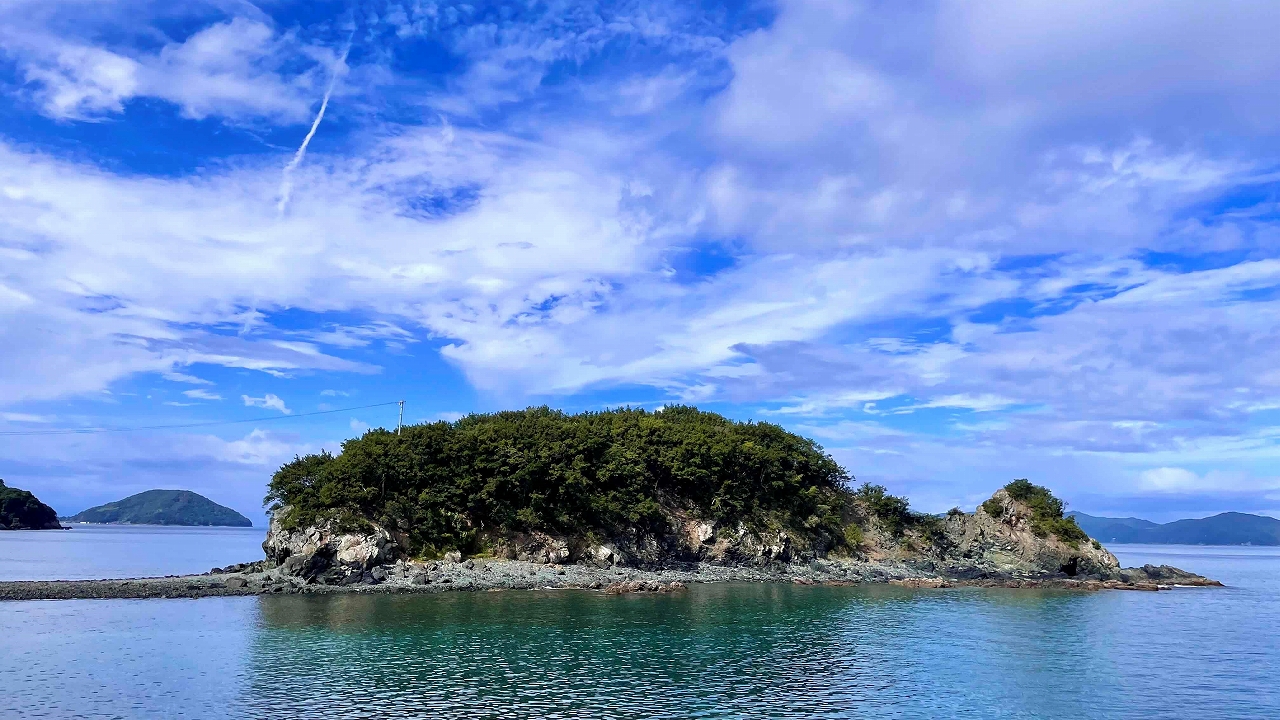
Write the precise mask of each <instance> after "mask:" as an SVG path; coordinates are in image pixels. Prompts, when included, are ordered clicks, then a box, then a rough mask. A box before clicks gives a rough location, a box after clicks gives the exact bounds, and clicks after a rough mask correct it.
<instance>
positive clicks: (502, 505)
mask: <svg viewBox="0 0 1280 720" xmlns="http://www.w3.org/2000/svg"><path fill="white" fill-rule="evenodd" d="M848 479H849V478H848V475H847V474H846V473H845V471H844V469H843V468H841V467H840V466H839V465H838V464H836V462H835V461H834V460H832V459H831V457H830V456H829V455H827V454H826V453H825V452H823V450H822V448H821V447H819V446H818V445H817V444H815V443H814V442H813V441H811V440H808V439H806V438H803V437H800V436H798V435H794V434H792V433H789V432H786V431H785V430H783V429H782V428H780V427H778V426H777V425H772V424H769V423H740V422H733V421H730V420H728V419H726V418H724V417H722V416H720V415H716V414H713V413H707V412H702V411H699V410H698V409H697V408H693V407H682V406H675V407H668V408H665V409H664V410H662V411H661V412H647V411H645V410H633V409H620V410H611V411H607V412H589V413H582V414H579V415H566V414H565V413H562V412H559V411H554V410H551V409H549V408H547V407H540V408H529V409H527V410H521V411H512V412H500V413H494V414H489V415H469V416H467V417H464V418H462V419H461V420H458V421H457V422H453V423H448V422H436V423H429V424H423V425H414V426H407V427H405V428H404V429H403V431H402V434H400V435H396V434H395V433H392V432H389V431H386V430H381V429H379V430H371V431H369V432H367V433H365V435H364V436H363V437H361V438H358V439H353V440H348V441H347V442H345V443H344V444H343V446H342V453H341V454H340V455H337V456H333V455H329V454H327V453H321V454H318V455H308V456H306V457H299V458H295V459H294V460H293V462H290V463H287V464H286V465H284V466H283V467H282V468H280V470H279V471H278V472H276V474H275V475H274V476H273V477H272V479H271V484H270V488H269V492H268V494H267V497H266V501H265V502H266V503H267V504H268V505H269V506H270V507H271V509H272V511H273V512H281V509H282V508H283V507H284V506H288V507H289V508H290V510H289V512H288V513H286V514H285V516H282V517H281V518H280V520H281V522H282V523H284V524H285V526H286V527H290V526H295V527H296V526H298V525H304V524H309V523H311V522H313V521H315V520H317V519H319V518H337V519H339V520H340V521H342V522H345V523H351V524H359V523H360V522H362V521H363V520H364V519H369V520H374V521H377V522H378V523H380V524H383V525H385V526H387V527H389V528H391V529H393V530H398V531H400V532H402V533H404V534H405V536H406V537H407V539H408V541H409V544H410V546H411V547H410V549H411V550H412V551H414V552H417V553H421V554H425V555H431V554H435V553H439V552H443V551H445V550H448V549H460V550H463V551H467V552H471V551H474V550H476V549H478V543H479V542H480V541H481V540H482V538H483V536H484V535H485V534H486V533H495V532H496V533H502V532H509V531H530V530H541V531H546V532H550V533H554V534H560V535H571V536H587V535H591V534H594V535H597V536H599V537H609V536H614V535H616V534H618V533H620V532H626V531H629V530H632V529H634V530H636V531H639V532H663V531H666V530H668V528H667V527H666V525H667V520H666V518H667V514H668V513H667V512H666V510H669V509H680V510H685V511H689V512H692V513H693V514H694V515H696V516H697V517H700V518H704V519H709V520H714V521H716V522H717V523H719V524H721V525H722V526H723V525H730V526H732V525H736V524H738V523H740V522H741V523H745V524H747V525H748V526H752V527H757V528H763V527H766V526H770V525H774V526H776V525H781V526H785V527H788V528H791V529H793V530H796V531H798V532H802V533H807V534H809V535H811V536H815V537H816V536H818V535H823V536H825V537H827V538H828V539H829V540H830V541H831V542H833V543H835V544H839V543H840V542H841V541H842V539H844V538H845V537H846V535H845V532H844V530H845V524H846V523H844V522H843V521H842V517H843V513H844V511H845V507H846V505H847V503H848V493H847V491H846V490H845V483H846V482H847V481H848Z"/></svg>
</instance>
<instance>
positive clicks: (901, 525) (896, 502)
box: [853, 483, 943, 542]
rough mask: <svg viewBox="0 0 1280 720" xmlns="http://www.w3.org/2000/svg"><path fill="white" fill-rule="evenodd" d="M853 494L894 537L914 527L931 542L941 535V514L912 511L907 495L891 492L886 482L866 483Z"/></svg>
mask: <svg viewBox="0 0 1280 720" xmlns="http://www.w3.org/2000/svg"><path fill="white" fill-rule="evenodd" d="M853 496H854V498H855V499H857V500H858V501H860V502H861V503H862V504H863V506H864V507H866V508H867V512H868V513H869V514H870V515H871V516H872V517H874V518H875V519H876V520H877V521H878V522H879V523H880V527H882V528H884V530H885V532H887V533H888V534H889V535H890V536H892V537H895V538H902V537H903V536H905V535H906V534H907V532H908V531H911V530H914V531H916V532H918V533H920V534H921V535H922V536H924V537H925V538H927V539H929V540H930V541H932V542H937V541H939V540H940V539H941V538H942V534H943V524H942V519H941V518H939V517H935V516H933V515H929V514H928V513H918V512H914V511H912V510H911V507H910V504H909V503H908V502H907V499H906V498H904V497H898V496H897V495H890V494H889V492H888V490H886V489H885V488H884V486H883V485H872V484H871V483H863V484H862V486H861V487H859V488H858V489H857V490H855V491H854V493H853Z"/></svg>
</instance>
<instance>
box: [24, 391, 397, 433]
mask: <svg viewBox="0 0 1280 720" xmlns="http://www.w3.org/2000/svg"><path fill="white" fill-rule="evenodd" d="M403 402H404V401H403V400H396V401H393V402H384V403H374V404H373V405H359V406H356V407H349V408H338V409H336V410H318V411H316V412H309V413H298V414H297V415H273V416H271V417H264V418H251V419H248V420H214V421H211V422H198V423H183V424H179V425H142V426H138V427H123V428H121V427H116V428H57V429H50V430H5V431H0V437H12V436H15V435H91V434H94V433H122V432H137V431H140V430H178V429H183V428H197V427H212V426H214V425H240V424H243V423H261V422H275V421H277V420H293V419H294V418H304V417H311V416H313V415H331V414H333V413H341V412H351V411H352V410H367V409H369V408H376V407H387V406H388V405H401V406H402V407H403ZM401 412H403V410H402V411H401Z"/></svg>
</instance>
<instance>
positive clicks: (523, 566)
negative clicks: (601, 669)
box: [0, 558, 1221, 600]
mask: <svg viewBox="0 0 1280 720" xmlns="http://www.w3.org/2000/svg"><path fill="white" fill-rule="evenodd" d="M717 582H746V583H760V582H774V583H794V584H799V585H875V584H880V585H891V586H897V587H904V588H913V589H947V588H964V587H976V588H1023V589H1035V588H1041V589H1044V588H1047V589H1059V590H1077V591H1097V590H1146V591H1156V590H1167V589H1171V588H1174V587H1185V586H1221V583H1219V582H1217V581H1215V580H1209V579H1208V578H1204V577H1201V576H1199V575H1195V574H1192V573H1187V572H1184V571H1182V570H1178V569H1177V568H1172V567H1169V566H1167V565H1162V566H1152V565H1147V566H1144V567H1142V568H1130V569H1125V570H1122V571H1120V574H1119V575H1118V576H1117V577H1114V578H1102V577H1090V576H1084V575H1081V576H1075V577H1071V576H1067V575H1053V576H1021V575H1017V574H981V575H977V576H971V577H964V576H959V575H948V574H943V573H938V572H934V571H930V570H926V569H922V568H920V567H914V566H912V565H911V564H907V563H886V562H868V561H859V560H815V561H812V562H808V563H796V564H774V565H771V566H767V567H744V566H721V565H709V564H698V565H690V566H687V567H680V568H668V569H658V570H641V569H635V568H622V567H611V568H599V567H595V566H591V565H548V564H542V563H534V562H524V561H519V560H501V559H481V558H473V559H470V560H465V561H457V562H453V561H430V562H408V561H399V562H395V563H391V564H387V565H378V566H375V567H374V568H372V569H371V570H369V571H368V572H367V573H365V575H363V576H361V577H360V578H359V579H354V578H353V579H352V580H351V581H349V582H347V583H344V584H340V585H327V584H319V583H308V582H307V581H306V580H305V579H303V578H301V577H298V576H296V575H290V574H288V573H286V572H282V571H281V569H280V568H271V569H268V568H267V567H266V563H264V562H257V563H246V564H243V565H237V566H232V567H228V568H215V570H214V571H211V572H209V573H205V574H202V575H184V576H170V577H160V578H136V579H126V580H52V581H50V580H37V581H9V582H0V600H83V599H143V598H201V597H223V596H240V595H286V594H287V595H296V594H306V595H316V594H322V595H323V594H339V593H393V594H394V593H437V592H457V591H500V590H570V589H572V590H585V591H594V592H603V593H608V594H622V593H631V592H679V591H681V590H683V589H684V588H686V587H687V586H688V585H690V584H693V583H717Z"/></svg>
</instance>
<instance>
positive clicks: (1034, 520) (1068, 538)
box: [988, 478, 1089, 548]
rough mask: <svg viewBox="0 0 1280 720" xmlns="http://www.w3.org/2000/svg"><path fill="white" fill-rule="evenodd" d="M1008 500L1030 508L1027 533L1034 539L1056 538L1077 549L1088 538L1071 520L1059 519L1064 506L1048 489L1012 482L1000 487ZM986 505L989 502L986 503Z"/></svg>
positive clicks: (1028, 482)
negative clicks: (1009, 498) (1006, 494)
mask: <svg viewBox="0 0 1280 720" xmlns="http://www.w3.org/2000/svg"><path fill="white" fill-rule="evenodd" d="M1004 489H1005V492H1007V493H1009V497H1011V498H1013V499H1014V500H1017V501H1018V502H1020V503H1023V504H1024V505H1026V506H1028V507H1030V508H1031V532H1033V533H1035V535H1036V536H1037V537H1048V536H1050V535H1056V536H1057V537H1058V539H1059V540H1062V541H1063V542H1065V543H1067V544H1068V545H1070V546H1071V547H1075V548H1078V547H1079V546H1080V542H1081V541H1083V540H1088V539H1089V536H1088V534H1086V533H1085V531H1084V530H1081V529H1080V526H1079V525H1077V524H1076V519H1075V518H1073V517H1063V516H1062V512H1063V510H1065V509H1066V503H1064V502H1062V500H1059V499H1058V498H1056V497H1054V496H1053V493H1051V492H1049V489H1048V488H1046V487H1042V486H1040V485H1033V484H1032V483H1031V482H1030V481H1028V480H1026V479H1025V478H1024V479H1021V480H1014V481H1013V482H1011V483H1009V484H1008V485H1005V486H1004ZM988 502H990V501H988Z"/></svg>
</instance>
